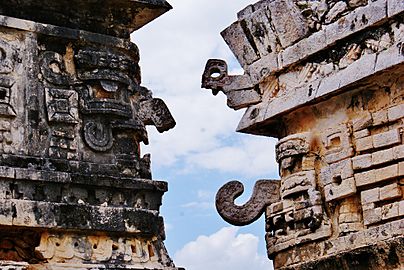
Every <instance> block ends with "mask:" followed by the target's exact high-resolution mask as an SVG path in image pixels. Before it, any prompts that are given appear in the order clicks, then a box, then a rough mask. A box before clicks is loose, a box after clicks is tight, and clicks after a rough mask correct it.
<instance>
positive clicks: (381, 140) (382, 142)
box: [372, 129, 401, 148]
mask: <svg viewBox="0 0 404 270" xmlns="http://www.w3.org/2000/svg"><path fill="white" fill-rule="evenodd" d="M372 137H373V146H374V147H375V148H379V147H384V146H389V145H394V144H398V143H401V135H400V131H399V130H398V129H392V130H389V131H386V132H383V133H380V134H376V135H373V136H372Z"/></svg>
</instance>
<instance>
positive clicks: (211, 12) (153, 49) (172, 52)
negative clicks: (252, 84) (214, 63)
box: [133, 0, 276, 176]
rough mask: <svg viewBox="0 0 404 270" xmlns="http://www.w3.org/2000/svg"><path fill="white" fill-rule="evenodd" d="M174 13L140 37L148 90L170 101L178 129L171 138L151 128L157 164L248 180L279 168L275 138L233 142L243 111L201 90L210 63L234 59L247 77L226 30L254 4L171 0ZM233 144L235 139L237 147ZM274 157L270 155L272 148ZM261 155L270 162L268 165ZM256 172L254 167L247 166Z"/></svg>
mask: <svg viewBox="0 0 404 270" xmlns="http://www.w3.org/2000/svg"><path fill="white" fill-rule="evenodd" d="M169 2H170V3H171V4H172V5H173V7H174V9H173V10H171V11H169V12H168V13H166V14H165V15H164V16H162V17H160V18H158V19H157V20H156V21H153V22H152V23H150V24H149V25H147V26H146V27H144V28H142V29H140V30H139V31H137V32H135V34H134V35H133V40H134V42H136V43H137V44H138V46H139V48H140V52H141V67H142V75H143V85H145V86H147V87H149V88H150V89H151V90H152V91H153V92H154V95H155V96H157V97H162V98H163V99H164V100H165V101H166V103H167V105H168V106H169V108H170V110H171V112H172V114H173V116H174V118H175V119H176V121H177V126H176V127H175V129H174V130H172V131H169V132H167V133H165V134H163V135H160V134H157V132H156V131H155V129H154V128H150V129H149V133H150V134H149V137H150V142H151V146H148V147H144V151H145V152H151V153H152V160H153V167H154V168H156V167H167V168H168V167H171V166H173V165H179V164H180V165H182V166H183V168H182V169H184V168H187V169H188V170H189V169H190V168H196V169H198V168H200V169H214V170H219V171H222V172H236V173H238V172H239V173H241V174H243V175H247V176H255V175H260V174H262V173H266V172H274V171H276V166H275V165H274V164H273V160H271V157H270V153H271V151H272V152H273V150H270V149H269V150H268V153H262V154H261V153H259V151H258V152H257V153H256V155H255V154H254V153H253V152H252V150H251V149H249V148H250V147H251V145H253V147H254V149H255V150H258V149H259V148H257V147H255V145H257V144H260V146H261V148H263V149H268V147H270V146H271V143H270V141H269V140H263V139H260V138H257V139H254V138H253V137H251V139H249V140H244V139H243V140H240V139H236V140H234V139H233V136H234V134H235V132H234V130H235V128H236V127H237V125H238V122H239V120H240V119H241V116H242V114H243V112H242V111H238V112H235V111H233V110H231V109H229V108H228V107H227V106H226V97H225V96H224V95H223V94H220V95H218V96H216V97H214V96H213V95H212V94H211V91H209V90H206V89H201V88H200V84H201V83H200V81H201V76H202V73H203V69H204V67H205V63H206V61H207V60H208V59H209V58H222V59H226V60H228V63H229V67H230V69H231V73H233V74H235V73H237V74H239V73H241V72H242V70H241V69H240V67H239V66H237V65H235V64H234V63H235V62H236V61H235V58H234V57H233V55H232V53H231V51H230V50H229V49H228V47H227V45H226V43H225V42H224V40H222V38H221V36H220V32H221V31H222V30H223V29H224V28H226V27H227V26H229V25H230V24H231V23H232V22H234V21H235V20H236V13H237V12H238V11H239V10H241V9H242V8H244V7H245V6H247V5H249V4H251V0H238V1H216V0H192V1H190V0H171V1H169ZM231 140H233V141H232V142H229V141H231ZM258 142H259V143H258ZM265 152H266V151H265ZM261 158H263V159H262V160H261ZM247 167H248V168H247Z"/></svg>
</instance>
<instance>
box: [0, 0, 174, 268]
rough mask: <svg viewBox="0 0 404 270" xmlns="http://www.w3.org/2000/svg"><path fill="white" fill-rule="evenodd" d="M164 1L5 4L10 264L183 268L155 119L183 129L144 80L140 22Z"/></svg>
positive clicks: (6, 250)
mask: <svg viewBox="0 0 404 270" xmlns="http://www.w3.org/2000/svg"><path fill="white" fill-rule="evenodd" d="M170 8H171V6H170V5H169V4H168V3H167V2H166V1H164V0H156V1H112V0H111V1H109V0H108V1H105V2H104V3H103V5H100V3H99V2H97V1H95V2H94V1H64V0H60V1H23V2H21V1H7V2H4V3H2V4H1V6H0V54H1V61H0V154H1V155H0V178H1V179H0V225H1V228H0V268H1V269H35V270H42V269H58V270H62V269H94V270H96V269H167V270H169V269H170V270H174V269H178V268H176V267H175V266H174V264H173V262H172V261H171V259H170V258H169V256H168V253H167V251H166V250H165V247H164V243H163V241H164V239H165V232H164V222H163V219H162V217H161V216H160V212H159V211H160V206H161V204H162V196H163V194H164V193H165V192H166V191H167V183H165V182H162V181H154V180H152V177H151V169H150V155H144V156H141V155H140V143H141V142H144V143H148V137H147V132H146V126H147V125H154V126H155V127H156V128H157V129H158V130H159V131H160V132H163V131H166V130H169V129H171V128H173V127H174V126H175V121H174V119H173V118H172V116H171V113H170V111H169V109H168V107H167V106H166V104H165V103H164V102H163V101H162V100H161V99H157V98H153V96H152V92H151V91H150V90H148V89H147V88H145V87H143V86H141V75H140V67H139V51H138V48H137V46H136V45H135V44H134V43H131V42H130V40H129V35H130V33H131V32H133V31H134V30H136V29H138V28H140V27H142V26H143V25H145V24H146V23H148V22H150V21H151V20H153V19H155V18H156V17H158V16H160V15H161V14H163V13H165V12H166V11H168V10H169V9H170Z"/></svg>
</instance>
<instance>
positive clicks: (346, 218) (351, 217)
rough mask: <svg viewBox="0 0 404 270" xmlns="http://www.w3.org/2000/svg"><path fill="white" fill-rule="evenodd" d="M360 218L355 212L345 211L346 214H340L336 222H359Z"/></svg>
mask: <svg viewBox="0 0 404 270" xmlns="http://www.w3.org/2000/svg"><path fill="white" fill-rule="evenodd" d="M360 220H361V217H360V215H359V214H357V213H346V214H340V215H339V217H338V222H339V223H340V224H341V223H353V222H359V221H360Z"/></svg>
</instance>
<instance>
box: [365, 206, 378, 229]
mask: <svg viewBox="0 0 404 270" xmlns="http://www.w3.org/2000/svg"><path fill="white" fill-rule="evenodd" d="M380 221H382V209H381V208H380V207H379V208H375V209H371V210H366V211H364V212H363V222H364V224H365V225H370V224H373V223H377V222H380Z"/></svg>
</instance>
